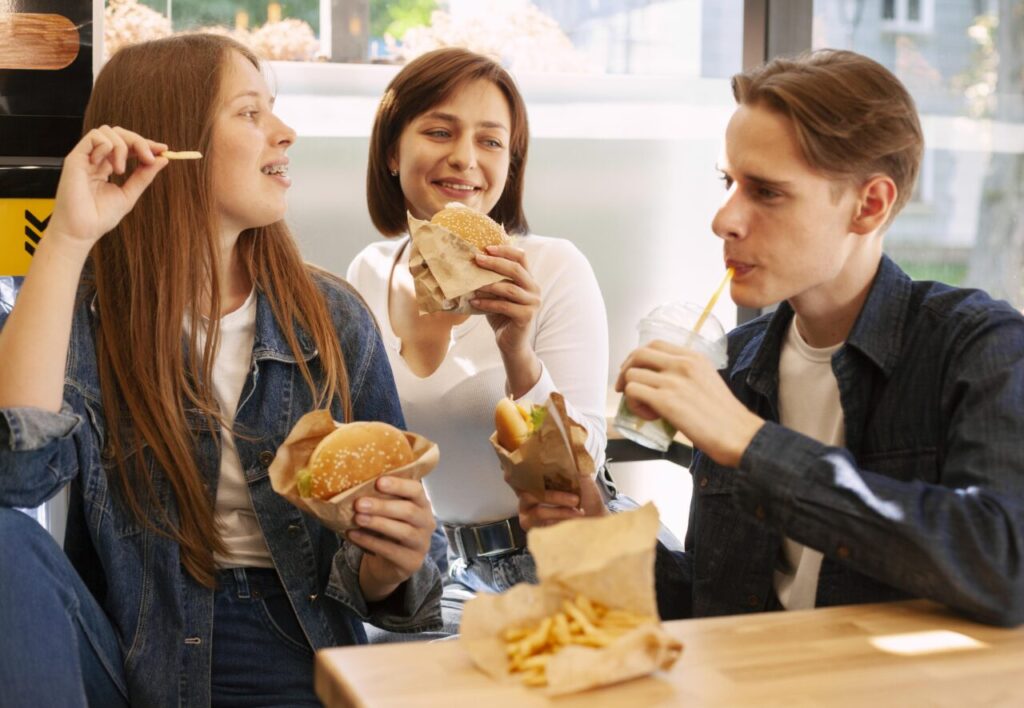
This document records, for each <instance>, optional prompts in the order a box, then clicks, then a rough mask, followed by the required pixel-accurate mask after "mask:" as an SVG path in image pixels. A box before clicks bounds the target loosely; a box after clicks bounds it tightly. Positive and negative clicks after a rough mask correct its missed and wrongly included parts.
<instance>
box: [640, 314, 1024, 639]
mask: <svg viewBox="0 0 1024 708" xmlns="http://www.w3.org/2000/svg"><path fill="white" fill-rule="evenodd" d="M978 319H979V320H980V322H979V323H976V324H975V325H974V326H972V327H970V328H968V333H967V334H964V335H962V336H961V337H960V338H959V339H958V340H957V341H956V342H955V343H954V348H953V349H952V350H951V351H949V352H939V353H937V354H934V355H935V356H937V357H943V358H944V359H945V362H944V364H943V366H942V369H941V370H942V371H943V374H944V377H945V378H944V379H942V380H940V381H937V382H936V385H937V386H938V387H941V394H939V396H940V397H941V400H940V403H939V407H940V408H941V411H942V416H941V422H939V423H937V424H936V425H937V426H938V430H937V432H936V434H935V439H934V440H932V441H930V443H929V444H931V445H932V446H934V450H935V455H936V460H935V462H934V464H933V465H931V466H929V467H928V468H927V469H923V468H920V467H919V468H916V469H914V468H909V467H908V466H907V463H906V462H902V463H901V461H900V460H899V459H898V458H896V459H894V460H893V461H892V464H891V465H890V466H889V469H887V470H885V472H883V471H881V470H872V469H866V468H864V467H862V466H861V465H860V464H859V463H858V462H857V460H856V459H855V458H854V457H853V456H852V455H851V454H850V452H849V451H848V450H846V449H843V448H838V447H831V446H827V445H824V444H822V443H819V442H817V441H815V440H813V439H811V438H808V437H807V436H804V435H801V434H799V433H796V432H794V431H792V430H789V429H787V428H785V427H782V426H780V425H777V424H775V423H770V422H769V423H766V422H764V421H762V420H761V419H760V418H757V416H754V415H753V414H752V413H750V412H749V411H745V409H744V411H745V412H743V411H738V410H737V409H736V406H737V405H740V406H741V404H739V402H738V401H736V399H735V398H733V397H732V394H731V392H729V391H728V390H727V389H726V390H725V393H722V391H721V390H720V389H718V387H717V386H716V385H714V382H713V381H712V380H711V378H710V376H711V374H710V373H709V372H707V371H704V370H703V369H702V367H701V366H700V365H699V363H695V362H689V364H687V360H686V357H685V356H682V355H680V354H679V353H678V352H674V353H673V352H672V351H670V350H668V349H666V348H665V347H661V348H660V350H659V349H655V351H654V352H646V353H645V352H639V353H638V352H634V354H633V355H631V358H630V359H629V360H627V364H629V366H628V367H626V368H625V369H624V371H623V374H622V375H621V376H620V384H621V383H622V382H626V384H625V387H626V392H627V395H629V396H632V397H635V399H636V400H635V401H634V404H636V403H639V404H640V405H642V406H647V407H648V409H649V410H650V411H652V412H654V413H660V414H663V415H666V416H667V417H668V418H669V420H670V421H671V422H673V423H674V424H676V425H677V427H679V429H680V430H682V431H683V432H684V433H685V434H687V435H689V436H690V437H691V439H693V440H694V443H695V445H696V446H697V447H700V448H701V449H702V450H704V451H705V452H707V454H709V456H710V457H712V458H713V459H715V461H716V462H718V463H719V464H721V465H725V466H734V467H737V468H738V470H737V478H736V482H737V491H736V501H737V503H738V504H739V506H740V507H741V508H742V509H743V510H744V511H747V512H748V513H750V514H752V515H757V516H758V518H759V519H760V520H761V521H762V522H763V523H765V524H768V525H770V526H771V527H773V528H775V529H777V530H778V531H780V532H781V533H783V534H785V535H786V536H789V537H790V538H792V539H794V540H796V541H798V542H800V543H803V544H805V545H808V546H810V547H812V548H816V549H818V550H820V551H822V552H824V553H825V554H827V555H829V556H830V557H834V558H838V559H840V560H841V561H842V562H843V563H844V564H847V565H849V566H850V567H852V568H854V569H855V570H856V571H858V572H861V573H863V574H865V575H868V576H870V577H872V578H875V579H876V580H879V581H881V582H883V583H886V584H889V585H892V586H893V587H897V588H900V589H901V590H904V591H905V592H908V593H911V594H914V595H917V596H921V597H927V598H930V599H933V600H936V601H938V602H942V603H944V604H946V605H949V606H950V607H954V608H957V609H959V610H961V611H962V612H965V613H966V614H968V615H970V616H972V617H974V618H977V619H979V620H981V621H985V622H989V623H993V624H1001V625H1013V624H1019V623H1021V622H1024V563H1022V560H1024V447H1022V446H1021V444H1020V441H1021V440H1022V439H1024V415H1022V405H1024V355H1022V353H1024V322H1022V321H1021V320H1019V318H1015V319H1012V320H1011V319H1009V318H1006V317H995V318H990V317H988V315H987V314H985V313H982V315H981V316H980V317H979V318H978ZM996 320H998V322H997V321H996ZM723 385H724V384H723ZM709 392H714V393H709ZM715 394H717V395H719V396H720V397H719V398H716V396H715ZM681 398H682V399H683V400H680V399H681ZM691 407H693V408H694V409H695V410H691ZM901 412H902V413H903V414H907V412H906V411H899V410H896V411H894V414H895V415H899V414H901ZM910 414H911V415H913V413H910ZM730 417H733V418H734V420H733V423H732V426H731V427H728V426H727V427H724V428H721V429H718V430H717V432H716V429H715V426H714V425H708V423H714V424H715V425H725V421H728V420H729V418H730ZM716 421H717V423H716ZM873 424H874V425H875V426H881V425H885V422H884V421H875V422H874V423H873ZM755 426H756V428H755ZM751 429H754V432H753V433H752V434H750V439H749V443H748V444H747V445H745V446H743V448H742V452H741V456H740V458H739V459H736V458H735V457H734V450H735V446H736V445H737V443H736V442H735V441H736V440H737V439H739V440H742V438H743V437H745V436H746V435H747V434H748V433H747V431H749V430H751ZM737 431H739V432H737ZM917 444H918V445H925V444H926V443H925V442H921V441H918V442H917Z"/></svg>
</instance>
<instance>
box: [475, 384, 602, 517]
mask: <svg viewBox="0 0 1024 708" xmlns="http://www.w3.org/2000/svg"><path fill="white" fill-rule="evenodd" d="M545 406H546V407H547V409H548V414H547V416H545V418H544V422H543V423H541V426H540V430H539V431H537V432H536V433H534V434H533V435H531V436H530V437H528V438H527V439H526V442H524V443H523V444H522V445H520V446H519V448H518V449H517V450H515V451H513V452H509V451H508V450H506V449H505V448H503V447H502V446H501V444H500V443H499V442H498V435H497V433H493V434H492V435H491V438H490V439H491V446H492V447H493V448H494V452H495V453H497V455H498V461H499V462H500V463H501V469H502V470H503V471H504V473H505V481H506V482H508V484H509V486H511V487H512V488H513V489H516V490H519V491H523V492H529V493H530V494H532V495H533V496H535V497H537V498H541V497H543V496H544V491H545V490H548V489H552V490H556V491H559V492H570V493H572V494H579V491H580V479H579V478H580V477H581V476H582V475H592V474H594V471H595V466H594V458H592V457H591V456H590V453H588V452H587V431H586V428H584V427H583V426H582V425H580V424H579V423H577V422H576V421H575V420H573V419H572V418H570V417H569V414H568V413H566V411H565V398H564V397H563V396H562V394H560V393H557V392H555V393H552V394H551V395H550V396H549V397H548V400H547V402H546V403H545ZM563 431H564V432H563Z"/></svg>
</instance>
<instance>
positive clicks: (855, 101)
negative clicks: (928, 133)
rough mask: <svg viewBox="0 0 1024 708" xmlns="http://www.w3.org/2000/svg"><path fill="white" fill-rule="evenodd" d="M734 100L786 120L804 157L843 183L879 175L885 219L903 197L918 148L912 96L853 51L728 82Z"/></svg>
mask: <svg viewBox="0 0 1024 708" xmlns="http://www.w3.org/2000/svg"><path fill="white" fill-rule="evenodd" d="M732 92H733V95H734V96H735V97H736V102H737V103H739V104H745V105H749V106H755V105H764V106H766V107H768V108H770V109H772V110H775V111H778V112H779V113H781V114H783V115H785V116H786V117H788V118H789V119H790V120H791V121H792V124H793V127H794V129H795V130H796V135H797V141H798V142H799V144H800V151H801V152H802V153H803V156H804V159H805V160H807V162H808V164H810V166H811V167H813V168H815V169H816V170H819V171H820V172H822V173H823V174H826V175H829V176H830V177H832V178H834V179H836V180H837V181H839V182H841V183H845V184H850V183H858V182H861V181H863V180H866V179H868V178H869V177H871V176H872V175H877V174H885V175H888V176H889V177H891V178H892V180H893V182H894V183H895V184H896V190H897V196H896V201H895V203H894V204H893V208H892V212H891V214H890V216H889V220H890V221H891V220H892V219H893V218H894V217H895V216H896V214H897V213H899V211H900V209H902V208H903V206H904V205H905V204H906V203H907V200H908V199H910V195H911V193H912V192H913V189H914V183H915V182H916V181H917V173H918V169H919V168H920V164H921V155H922V152H923V151H924V137H923V136H922V133H921V123H920V121H919V120H918V117H917V109H916V108H915V106H914V99H912V98H911V97H910V94H909V93H908V92H907V90H906V88H904V86H903V84H901V83H900V80H899V79H897V78H896V77H895V76H893V74H892V72H890V71H889V70H888V69H886V68H885V67H884V66H882V65H881V64H879V63H878V62H876V61H874V60H872V59H869V58H867V57H865V56H862V55H860V54H857V53H855V52H848V51H842V50H835V49H821V50H818V51H814V52H809V53H806V54H802V55H801V56H799V57H796V58H795V59H773V60H772V61H770V62H768V63H767V64H765V65H764V66H761V67H758V68H756V69H751V70H750V71H746V72H743V73H741V74H736V75H735V76H733V77H732Z"/></svg>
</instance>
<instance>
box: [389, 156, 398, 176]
mask: <svg viewBox="0 0 1024 708" xmlns="http://www.w3.org/2000/svg"><path fill="white" fill-rule="evenodd" d="M397 169H398V155H397V154H396V153H395V152H392V153H391V154H390V155H388V172H394V171H396V170H397Z"/></svg>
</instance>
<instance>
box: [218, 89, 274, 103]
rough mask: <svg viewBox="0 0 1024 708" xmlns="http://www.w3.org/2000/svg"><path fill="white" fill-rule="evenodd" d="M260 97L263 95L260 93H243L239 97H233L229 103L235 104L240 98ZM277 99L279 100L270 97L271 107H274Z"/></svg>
mask: <svg viewBox="0 0 1024 708" xmlns="http://www.w3.org/2000/svg"><path fill="white" fill-rule="evenodd" d="M260 97H261V94H260V92H259V91H242V92H241V93H239V94H238V95H236V96H232V97H231V99H230V100H229V101H228V103H234V102H235V101H237V100H238V99H240V98H260ZM276 98H277V97H276V96H271V97H270V99H269V100H270V105H271V106H273V105H274V100H275V99H276Z"/></svg>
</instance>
